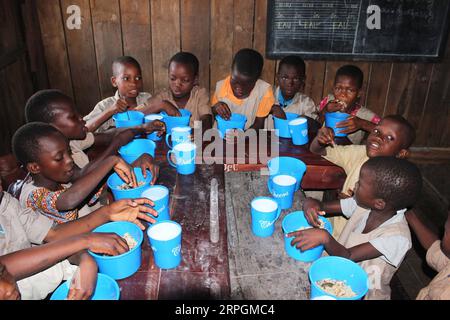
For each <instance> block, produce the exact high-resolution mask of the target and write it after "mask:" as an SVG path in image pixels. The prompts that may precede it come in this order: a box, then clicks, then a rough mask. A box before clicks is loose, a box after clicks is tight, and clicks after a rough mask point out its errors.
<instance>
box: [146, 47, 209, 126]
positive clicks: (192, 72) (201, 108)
mask: <svg viewBox="0 0 450 320" xmlns="http://www.w3.org/2000/svg"><path fill="white" fill-rule="evenodd" d="M198 72H199V62H198V59H197V57H196V56H195V55H193V54H192V53H190V52H178V53H177V54H175V55H174V56H173V57H172V58H170V61H169V89H164V90H162V91H161V92H160V93H158V94H157V95H156V96H155V97H154V98H151V99H150V100H149V101H148V102H147V104H146V106H145V107H144V108H143V110H142V111H143V112H144V113H146V114H149V113H158V112H161V111H165V112H166V113H167V114H169V115H173V116H178V115H180V114H179V111H178V110H179V109H186V110H189V111H190V112H191V113H192V116H191V119H190V123H189V125H190V126H191V127H194V123H195V121H201V122H202V128H203V131H204V130H207V129H210V128H211V126H212V113H211V106H210V105H209V94H208V91H207V90H206V89H205V88H201V87H200V86H199V85H198V81H199V80H198V77H199V74H198Z"/></svg>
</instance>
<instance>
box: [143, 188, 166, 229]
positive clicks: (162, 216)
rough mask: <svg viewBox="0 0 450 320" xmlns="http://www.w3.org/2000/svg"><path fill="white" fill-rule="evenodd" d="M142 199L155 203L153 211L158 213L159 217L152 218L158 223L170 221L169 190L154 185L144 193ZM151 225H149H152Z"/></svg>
mask: <svg viewBox="0 0 450 320" xmlns="http://www.w3.org/2000/svg"><path fill="white" fill-rule="evenodd" d="M141 198H147V199H150V200H152V201H153V202H154V204H155V205H154V206H153V209H154V210H155V211H156V212H158V217H156V218H155V217H154V216H151V217H152V218H154V219H155V220H156V222H159V221H164V220H170V213H169V189H167V188H166V187H164V186H160V185H154V186H151V187H150V188H148V189H147V190H145V191H144V192H142V195H141ZM150 224H151V223H149V225H150Z"/></svg>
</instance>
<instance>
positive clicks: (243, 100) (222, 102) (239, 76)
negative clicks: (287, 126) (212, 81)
mask: <svg viewBox="0 0 450 320" xmlns="http://www.w3.org/2000/svg"><path fill="white" fill-rule="evenodd" d="M263 64H264V58H263V57H262V56H261V54H260V53H259V52H257V51H255V50H253V49H241V50H239V51H238V52H237V53H236V54H235V56H234V58H233V63H232V65H231V75H230V76H228V77H227V78H225V79H224V80H221V81H219V82H217V84H216V91H215V93H214V96H213V97H212V100H211V104H212V112H213V114H214V115H220V116H221V117H222V118H224V119H225V120H228V119H229V118H230V116H231V114H232V113H240V114H243V115H244V116H245V117H246V118H247V122H246V124H245V130H247V129H249V128H253V129H256V130H259V129H263V128H264V122H265V119H266V118H267V116H268V115H269V114H278V113H281V114H282V115H281V117H284V119H285V118H286V116H285V115H284V112H283V111H282V110H281V108H280V107H279V106H276V107H274V105H275V103H276V102H275V97H274V96H273V91H272V86H271V85H270V84H268V83H267V82H265V81H263V80H261V79H259V77H260V76H261V72H262V68H263Z"/></svg>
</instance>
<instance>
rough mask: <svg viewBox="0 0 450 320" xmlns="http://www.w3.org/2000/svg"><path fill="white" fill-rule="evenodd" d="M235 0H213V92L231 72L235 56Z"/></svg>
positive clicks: (211, 63)
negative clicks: (232, 14) (233, 18)
mask: <svg viewBox="0 0 450 320" xmlns="http://www.w3.org/2000/svg"><path fill="white" fill-rule="evenodd" d="M232 10H233V0H212V1H211V60H210V66H211V67H210V68H211V86H210V88H211V94H213V93H214V91H215V89H216V83H217V82H218V81H220V80H222V79H224V78H225V77H226V76H228V75H229V74H230V69H231V61H232V57H233V21H232V20H231V19H230V12H232Z"/></svg>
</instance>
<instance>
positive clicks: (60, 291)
mask: <svg viewBox="0 0 450 320" xmlns="http://www.w3.org/2000/svg"><path fill="white" fill-rule="evenodd" d="M70 281H71V279H69V280H67V281H65V282H63V283H62V284H60V286H59V287H58V288H57V289H56V290H55V291H54V292H53V294H52V295H51V297H50V300H66V298H67V295H68V294H69V289H70ZM119 297H120V288H119V285H118V284H117V282H116V280H114V279H113V278H111V277H110V276H107V275H106V274H103V273H99V274H97V284H96V285H95V289H94V293H93V294H92V296H91V298H90V300H119Z"/></svg>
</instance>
